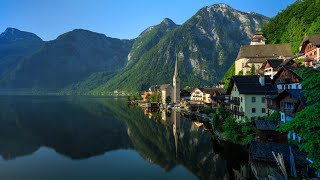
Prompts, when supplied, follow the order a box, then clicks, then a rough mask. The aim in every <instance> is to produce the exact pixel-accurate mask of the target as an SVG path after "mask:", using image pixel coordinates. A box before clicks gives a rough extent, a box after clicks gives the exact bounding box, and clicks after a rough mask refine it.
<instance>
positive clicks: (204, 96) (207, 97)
mask: <svg viewBox="0 0 320 180" xmlns="http://www.w3.org/2000/svg"><path fill="white" fill-rule="evenodd" d="M222 91H223V90H222V89H217V88H195V89H193V91H192V92H191V103H193V104H204V103H212V97H214V96H218V95H221V92H222Z"/></svg>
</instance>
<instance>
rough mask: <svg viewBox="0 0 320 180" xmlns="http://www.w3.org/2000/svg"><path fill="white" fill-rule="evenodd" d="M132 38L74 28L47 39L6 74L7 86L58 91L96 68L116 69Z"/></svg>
mask: <svg viewBox="0 0 320 180" xmlns="http://www.w3.org/2000/svg"><path fill="white" fill-rule="evenodd" d="M132 43H133V41H129V40H120V39H115V38H109V37H106V36H105V35H103V34H98V33H94V32H90V31H87V30H81V29H76V30H73V31H71V32H67V33H65V34H62V35H60V36H59V37H58V38H57V39H55V40H53V41H49V42H47V43H45V44H44V45H43V47H42V48H41V49H40V50H39V51H38V52H36V53H34V54H32V55H31V56H29V57H25V58H24V59H23V61H21V62H20V63H19V65H18V66H17V67H16V68H15V69H14V70H13V71H11V72H10V73H9V74H7V75H6V76H5V77H4V78H3V79H2V81H1V85H2V86H4V87H7V88H38V89H46V90H51V91H57V90H59V89H61V88H64V87H66V86H68V85H70V84H72V83H76V82H79V81H82V80H84V79H86V78H87V77H88V76H90V75H91V74H92V73H96V72H102V71H103V72H104V71H107V72H115V71H117V70H118V69H121V68H123V67H124V66H125V65H126V64H127V55H128V53H129V51H130V49H131V46H132Z"/></svg>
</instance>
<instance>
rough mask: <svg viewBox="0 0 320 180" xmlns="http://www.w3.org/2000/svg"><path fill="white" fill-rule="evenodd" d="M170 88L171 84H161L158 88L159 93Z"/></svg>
mask: <svg viewBox="0 0 320 180" xmlns="http://www.w3.org/2000/svg"><path fill="white" fill-rule="evenodd" d="M170 87H172V86H171V84H162V85H161V86H160V89H161V91H162V90H166V89H168V88H170Z"/></svg>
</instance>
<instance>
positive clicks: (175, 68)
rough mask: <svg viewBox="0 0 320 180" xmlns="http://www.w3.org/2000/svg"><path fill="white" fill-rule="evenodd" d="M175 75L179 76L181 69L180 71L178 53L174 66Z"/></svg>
mask: <svg viewBox="0 0 320 180" xmlns="http://www.w3.org/2000/svg"><path fill="white" fill-rule="evenodd" d="M174 77H179V71H178V55H176V64H175V67H174Z"/></svg>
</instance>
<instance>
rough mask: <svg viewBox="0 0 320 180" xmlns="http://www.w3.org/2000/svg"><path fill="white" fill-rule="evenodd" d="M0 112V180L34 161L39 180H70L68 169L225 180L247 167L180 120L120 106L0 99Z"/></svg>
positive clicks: (239, 152)
mask: <svg viewBox="0 0 320 180" xmlns="http://www.w3.org/2000/svg"><path fill="white" fill-rule="evenodd" d="M0 109H1V111H0V155H1V156H2V158H3V160H1V161H0V179H4V178H3V177H4V175H6V177H15V176H13V174H19V173H22V170H21V169H19V168H14V167H15V166H17V167H18V165H17V164H18V163H19V165H21V164H23V166H22V165H21V166H22V167H24V166H28V165H29V164H27V163H30V164H37V163H39V161H37V159H40V157H46V158H45V163H44V165H42V166H43V167H42V168H46V167H47V169H46V170H43V171H41V172H42V176H41V177H42V179H43V178H46V179H49V178H48V177H46V175H48V176H49V175H50V174H51V175H50V176H51V177H52V178H53V177H55V176H52V174H61V176H59V177H56V179H57V178H58V179H61V178H65V179H70V178H71V177H67V175H66V174H67V173H64V172H65V171H66V169H68V168H70V169H71V168H73V171H70V172H71V174H72V178H76V179H82V178H83V179H85V177H86V176H84V175H82V173H87V174H89V175H90V173H91V176H88V177H87V178H90V177H95V176H96V177H99V178H101V179H106V178H111V179H118V178H125V175H126V173H127V175H129V174H132V176H131V177H130V178H136V179H141V178H143V177H153V178H158V179H164V178H165V179H168V178H169V179H170V178H171V179H176V178H181V177H183V178H184V179H193V178H194V177H197V178H200V179H225V178H226V179H228V178H233V169H234V170H237V169H240V166H241V165H243V164H245V163H246V162H247V154H246V152H245V151H243V149H242V148H241V147H238V146H235V145H230V144H218V143H216V142H215V141H213V140H212V139H211V133H210V132H209V131H208V130H206V128H205V127H204V126H202V125H201V124H199V123H193V122H192V121H190V120H189V119H187V118H185V117H183V116H181V115H180V113H179V112H175V111H173V112H171V113H167V112H160V113H156V114H154V115H153V116H152V117H151V116H150V117H151V118H149V117H147V116H146V115H145V114H144V112H143V111H142V110H141V109H140V108H139V107H128V106H127V104H126V101H125V99H124V98H123V99H122V98H93V97H54V96H52V97H40V96H36V97H23V96H20V97H17V96H12V97H0ZM55 152H56V153H55ZM57 153H58V154H57ZM61 155H63V156H61ZM49 157H50V158H49ZM115 157H117V158H115ZM141 157H142V158H141ZM58 159H63V160H61V161H62V162H60V161H59V163H58V164H59V166H55V167H53V166H52V164H54V162H56V161H58ZM14 163H15V165H14V166H13V165H12V164H14ZM50 164H51V165H50ZM1 167H2V168H1ZM19 167H20V166H19ZM159 167H161V168H160V169H159ZM29 168H31V167H29ZM1 169H2V170H1ZM4 169H5V170H6V172H5V173H4V172H2V171H4ZM26 169H28V168H26ZM99 169H104V170H103V171H98V170H99ZM161 169H162V170H161ZM116 170H117V171H116ZM10 171H12V172H11V174H10ZM16 171H19V172H16ZM20 171H21V172H20ZM25 171H26V170H25ZM35 172H36V171H35ZM53 172H54V173H53ZM70 172H69V175H70ZM40 174H41V173H39V174H33V175H32V176H30V177H32V178H33V179H37V177H40ZM64 174H65V176H63V175H64ZM75 174H78V175H79V176H77V175H75ZM69 175H68V176H69ZM10 179H14V178H10ZM16 179H19V177H16Z"/></svg>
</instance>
